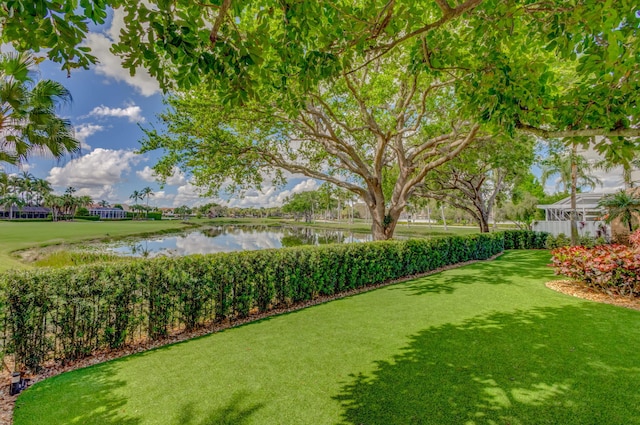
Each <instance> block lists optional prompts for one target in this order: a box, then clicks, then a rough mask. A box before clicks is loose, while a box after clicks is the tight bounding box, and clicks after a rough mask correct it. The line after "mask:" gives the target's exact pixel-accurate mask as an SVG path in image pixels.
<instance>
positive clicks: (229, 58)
mask: <svg viewBox="0 0 640 425" xmlns="http://www.w3.org/2000/svg"><path fill="white" fill-rule="evenodd" d="M109 7H113V8H114V9H115V13H116V14H121V15H122V16H123V17H124V28H123V31H122V33H121V36H120V39H119V41H118V42H117V43H116V45H115V46H114V47H113V50H114V51H115V52H116V53H117V54H118V55H120V56H121V57H122V59H123V64H124V66H125V67H127V68H129V69H130V70H131V71H132V72H135V70H136V69H137V68H139V67H145V68H147V69H148V70H149V71H150V73H151V74H152V75H153V76H155V77H156V78H157V79H158V80H159V81H160V83H161V84H162V86H163V87H164V88H165V89H168V90H170V89H175V88H179V89H188V88H191V87H194V86H196V85H198V84H200V83H202V82H203V81H204V82H207V83H209V84H210V85H211V87H212V89H215V90H216V91H218V92H219V94H220V95H221V96H222V98H223V99H225V101H228V102H245V101H247V100H248V99H249V98H252V97H257V98H260V97H261V96H263V95H264V92H265V91H273V90H275V91H280V92H285V93H288V94H289V95H291V97H292V99H291V100H292V101H293V102H292V104H293V105H294V106H295V105H296V102H295V101H299V98H298V94H299V92H298V90H297V89H296V90H294V91H293V92H291V91H290V90H289V85H290V84H292V82H294V81H295V84H294V85H295V86H297V85H301V86H302V87H301V88H303V89H305V88H306V89H310V88H312V87H313V86H315V85H316V84H317V83H318V82H319V81H324V80H327V79H332V78H333V77H335V76H336V75H339V74H340V73H342V72H349V71H353V70H355V69H358V68H359V67H360V66H362V65H363V64H364V63H366V62H367V61H369V60H373V59H375V58H376V57H378V56H380V55H386V54H388V53H389V52H392V51H394V50H395V49H398V48H406V49H409V50H410V51H411V52H412V55H413V63H414V64H415V66H416V67H421V68H426V69H428V70H429V71H430V72H432V73H434V74H439V75H444V76H449V77H451V78H454V79H455V80H456V84H457V85H458V86H459V87H458V88H459V92H458V93H459V94H460V95H463V94H464V95H465V96H466V97H464V100H465V101H466V103H467V105H468V108H469V109H470V110H474V111H475V112H477V113H478V114H479V116H480V117H481V118H482V119H483V120H485V121H486V120H493V121H496V122H500V123H502V124H503V125H505V126H506V127H507V128H520V129H524V130H527V131H529V132H536V133H537V134H539V135H541V136H545V137H547V136H558V137H561V136H576V135H582V136H590V135H594V134H600V135H608V136H612V137H613V136H638V134H639V133H640V130H638V129H637V128H634V125H635V124H637V122H636V121H637V116H638V113H637V112H638V110H637V108H638V106H637V102H636V100H635V99H636V97H637V96H636V95H635V93H637V91H638V88H639V87H638V85H639V79H638V76H639V75H640V69H639V68H638V62H639V61H638V52H637V46H638V41H637V40H638V39H637V37H638V34H637V31H638V25H639V23H640V20H639V18H638V10H637V9H638V8H637V3H636V2H633V1H631V0H616V1H614V0H604V1H603V0H545V1H535V0H514V1H509V2H505V1H502V0H404V1H402V0H359V1H351V0H349V1H347V0H321V1H313V2H311V1H305V0H251V1H249V0H202V1H199V2H194V1H186V0H181V1H166V0H148V1H145V2H139V1H138V0H102V1H93V2H90V1H88V0H81V1H78V0H66V1H62V0H58V1H54V0H49V1H37V2H34V1H7V2H4V4H3V7H2V12H1V13H2V14H1V15H0V20H1V22H2V41H4V42H12V43H14V44H15V45H16V46H17V47H18V49H28V48H31V49H36V50H38V49H42V48H51V50H49V51H48V55H49V56H50V57H51V58H52V59H54V60H58V61H61V62H62V63H63V68H65V69H71V68H73V67H86V66H87V65H88V64H89V63H91V62H93V61H95V58H93V57H92V56H90V54H89V53H88V52H87V51H86V48H84V47H78V45H79V43H80V42H81V41H82V39H84V38H85V37H86V34H87V24H88V23H89V22H96V23H102V22H104V20H105V18H106V16H107V15H106V12H107V10H108V8H109ZM25 29H26V31H25ZM25 34H26V35H25ZM212 76H213V79H212V81H211V80H210V77H212ZM462 89H464V90H462Z"/></svg>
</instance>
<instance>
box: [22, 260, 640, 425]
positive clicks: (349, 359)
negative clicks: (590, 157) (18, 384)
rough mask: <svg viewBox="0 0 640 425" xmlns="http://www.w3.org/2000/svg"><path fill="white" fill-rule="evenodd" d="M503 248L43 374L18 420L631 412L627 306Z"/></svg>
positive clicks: (634, 414) (508, 420) (548, 418)
mask: <svg viewBox="0 0 640 425" xmlns="http://www.w3.org/2000/svg"><path fill="white" fill-rule="evenodd" d="M548 261H549V254H548V253H547V252H545V251H512V252H508V253H506V254H505V255H503V256H502V257H500V258H499V259H498V260H496V261H493V262H486V263H478V264H474V265H471V266H467V267H463V268H459V269H455V270H450V271H447V272H443V273H439V274H436V275H433V276H430V277H426V278H422V279H417V280H413V281H409V282H406V283H402V284H397V285H393V286H389V287H386V288H382V289H378V290H375V291H371V292H368V293H365V294H361V295H357V296H352V297H349V298H345V299H342V300H337V301H333V302H330V303H326V304H323V305H319V306H315V307H311V308H307V309H305V310H301V311H298V312H294V313H290V314H286V315H282V316H278V317H274V318H270V319H267V320H263V321H260V322H256V323H252V324H248V325H245V326H242V327H238V328H235V329H230V330H227V331H224V332H221V333H218V334H215V335H210V336H206V337H202V338H199V339H196V340H192V341H188V342H184V343H180V344H176V345H173V346H168V347H164V348H160V349H157V350H154V351H150V352H146V353H142V354H139V355H134V356H130V357H127V358H123V359H119V360H116V361H112V362H109V363H105V364H101V365H97V366H93V367H91V368H87V369H82V370H77V371H74V372H71V373H66V374H63V375H60V376H57V377H55V378H52V379H48V380H46V381H43V382H41V383H39V384H37V385H35V386H33V387H32V388H30V389H28V390H27V391H26V392H25V393H23V394H22V395H21V396H20V397H19V399H18V402H17V405H16V407H17V408H16V412H15V422H14V423H15V424H16V425H26V424H128V425H133V424H136V425H137V424H169V425H171V424H176V425H178V424H180V425H214V424H234V425H242V424H337V423H341V424H368V425H371V424H381V425H382V424H384V425H389V424H438V425H441V424H466V425H473V424H476V425H480V424H503V425H505V424H511V425H524V424H563V425H570V424H576V425H577V424H580V425H583V424H640V392H639V391H638V383H639V382H640V361H639V360H640V354H639V353H640V312H638V311H632V310H625V309H622V308H617V307H613V306H609V305H603V304H595V303H591V302H587V301H583V300H580V299H577V298H572V297H569V296H565V295H562V294H559V293H556V292H554V291H551V290H549V289H547V288H546V287H545V286H544V282H545V281H546V280H549V279H551V278H552V277H553V276H552V273H551V270H550V269H549V268H547V267H546V266H545V264H546V263H547V262H548Z"/></svg>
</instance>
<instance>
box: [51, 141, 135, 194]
mask: <svg viewBox="0 0 640 425" xmlns="http://www.w3.org/2000/svg"><path fill="white" fill-rule="evenodd" d="M141 159H142V157H141V156H140V155H137V154H135V153H134V152H132V151H127V150H111V149H102V148H98V149H96V150H94V151H93V152H90V153H89V154H87V155H84V156H82V157H80V158H76V159H73V160H71V161H69V163H67V164H66V165H65V166H63V167H54V168H52V169H51V170H50V171H49V176H48V177H47V180H48V181H49V183H51V184H52V185H53V186H55V187H58V188H65V187H68V186H73V187H75V188H77V189H78V192H77V194H81V195H89V196H91V197H92V198H94V200H97V199H107V200H117V199H116V194H115V191H114V187H113V186H114V185H115V184H117V183H121V182H122V181H124V178H125V176H126V175H127V174H128V173H129V172H130V171H131V167H132V166H133V165H135V164H137V163H138V162H140V160H141Z"/></svg>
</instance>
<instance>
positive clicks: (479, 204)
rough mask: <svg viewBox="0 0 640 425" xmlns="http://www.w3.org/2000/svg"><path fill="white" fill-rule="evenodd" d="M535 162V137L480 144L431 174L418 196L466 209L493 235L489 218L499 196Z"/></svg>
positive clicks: (489, 141)
mask: <svg viewBox="0 0 640 425" xmlns="http://www.w3.org/2000/svg"><path fill="white" fill-rule="evenodd" d="M533 161H534V140H533V138H531V137H517V138H506V137H495V138H492V139H489V140H485V141H478V142H475V143H473V144H471V145H470V146H469V147H468V149H466V150H465V151H463V152H462V153H461V154H460V155H458V156H457V157H456V158H455V159H453V160H452V161H449V162H448V163H446V164H444V165H443V166H441V167H439V168H437V169H435V170H434V172H432V173H430V175H428V176H427V178H426V179H425V181H424V184H423V185H421V187H420V190H419V191H418V193H419V194H420V196H423V197H426V198H431V199H436V200H438V201H442V202H445V203H447V204H449V205H451V206H453V207H455V208H458V209H461V210H464V211H465V212H467V213H468V214H469V215H470V216H471V217H473V219H474V220H475V221H476V223H477V224H478V226H479V228H480V231H481V232H489V219H490V217H491V214H492V211H493V209H494V207H495V205H496V202H497V200H498V196H500V195H502V196H503V197H504V195H505V194H506V193H508V192H509V191H510V190H511V189H512V188H513V187H514V185H515V183H516V182H518V180H519V179H520V178H523V177H525V176H526V174H528V173H529V169H530V167H531V165H532V163H533Z"/></svg>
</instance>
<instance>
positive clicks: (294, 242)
mask: <svg viewBox="0 0 640 425" xmlns="http://www.w3.org/2000/svg"><path fill="white" fill-rule="evenodd" d="M371 239H372V238H371V235H369V234H358V233H353V232H350V231H343V230H324V229H310V228H306V227H289V226H286V227H274V226H230V225H227V226H215V227H207V228H204V229H198V230H192V231H187V232H184V233H179V234H170V235H160V236H151V237H148V238H144V239H128V240H121V241H117V242H108V243H98V244H92V245H90V246H84V247H83V250H86V249H87V248H88V249H90V250H97V251H101V252H112V253H115V254H118V255H123V256H132V257H155V256H158V255H166V256H184V255H192V254H212V253H216V252H230V251H255V250H260V249H270V248H286V247H292V246H300V245H321V244H327V243H351V242H366V241H370V240H371Z"/></svg>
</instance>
